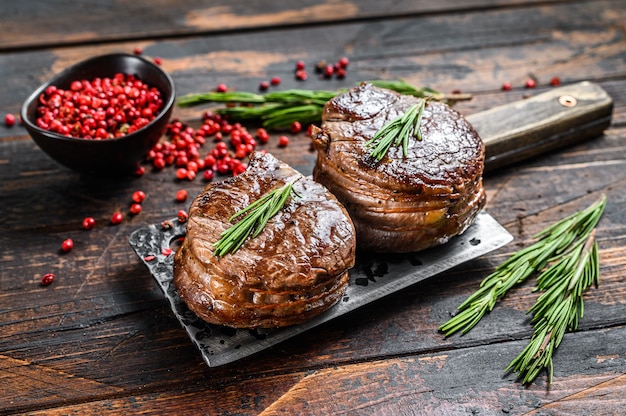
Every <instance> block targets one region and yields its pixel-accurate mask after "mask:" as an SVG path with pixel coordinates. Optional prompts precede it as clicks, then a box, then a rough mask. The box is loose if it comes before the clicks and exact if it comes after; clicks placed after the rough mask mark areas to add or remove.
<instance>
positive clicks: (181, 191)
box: [176, 189, 189, 202]
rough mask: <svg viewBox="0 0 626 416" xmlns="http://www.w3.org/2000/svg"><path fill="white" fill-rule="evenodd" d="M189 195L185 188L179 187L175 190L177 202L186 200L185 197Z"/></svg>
mask: <svg viewBox="0 0 626 416" xmlns="http://www.w3.org/2000/svg"><path fill="white" fill-rule="evenodd" d="M188 196H189V194H188V193H187V191H186V190H184V189H179V190H178V191H177V192H176V201H178V202H185V201H186V200H187V197H188Z"/></svg>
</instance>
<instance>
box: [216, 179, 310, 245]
mask: <svg viewBox="0 0 626 416" xmlns="http://www.w3.org/2000/svg"><path fill="white" fill-rule="evenodd" d="M292 195H295V196H299V195H298V193H297V192H296V191H295V190H294V189H293V182H289V183H286V184H285V185H283V186H282V187H280V188H277V189H274V190H273V191H271V192H268V193H266V194H265V195H263V196H262V197H261V198H259V199H257V200H256V201H254V202H253V203H252V204H250V205H248V206H247V207H245V208H244V209H242V210H240V211H238V212H236V213H235V214H234V215H233V216H232V217H230V218H229V222H231V223H232V222H233V221H235V220H236V219H237V218H240V217H242V216H243V218H242V219H241V220H239V221H238V222H236V223H235V224H233V225H232V226H230V227H229V228H227V229H226V230H224V231H222V233H221V234H220V239H219V240H218V241H217V242H216V243H215V246H214V254H215V255H216V256H217V257H223V256H224V255H225V254H228V253H234V252H236V251H237V250H239V248H240V247H241V246H242V245H243V243H244V242H245V241H246V239H247V238H248V236H251V237H252V238H254V237H256V236H258V235H259V234H260V233H261V231H262V230H263V228H264V227H265V225H266V224H267V222H268V221H269V220H270V219H271V218H272V217H273V216H274V215H276V214H277V213H278V211H280V210H281V209H282V208H283V206H284V205H285V202H287V199H288V198H289V197H290V196H292Z"/></svg>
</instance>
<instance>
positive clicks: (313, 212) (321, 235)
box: [174, 153, 356, 328]
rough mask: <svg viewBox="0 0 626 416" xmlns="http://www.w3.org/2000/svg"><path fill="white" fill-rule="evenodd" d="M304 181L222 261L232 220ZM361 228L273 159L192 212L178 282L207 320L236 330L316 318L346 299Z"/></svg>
mask: <svg viewBox="0 0 626 416" xmlns="http://www.w3.org/2000/svg"><path fill="white" fill-rule="evenodd" d="M294 180H296V182H295V183H294V185H293V187H294V190H295V191H296V192H297V193H298V194H299V195H300V196H299V197H295V198H294V197H291V198H289V199H288V200H287V202H286V204H285V206H284V207H283V209H281V210H280V211H279V212H278V214H277V215H276V216H274V217H273V218H272V219H270V220H269V222H268V223H267V225H266V226H265V227H264V229H263V231H261V233H260V234H259V235H258V236H257V237H255V238H248V239H247V240H246V242H245V243H244V245H243V246H242V247H241V248H240V249H239V250H238V251H236V252H235V253H231V254H227V255H225V256H223V257H221V258H217V257H215V255H214V254H213V251H214V245H215V243H216V242H217V241H218V240H219V238H220V234H221V232H222V231H223V230H225V229H226V228H228V227H229V226H230V225H231V223H230V222H229V218H230V217H231V216H232V215H233V214H235V213H236V212H238V211H240V210H241V209H243V208H245V207H246V206H248V205H249V204H251V203H252V202H254V201H256V200H257V199H259V198H260V197H261V196H263V195H264V194H266V193H267V192H270V191H272V190H273V189H276V188H278V187H281V186H283V185H284V184H286V183H288V182H292V181H294ZM355 246H356V243H355V232H354V226H353V224H352V222H351V220H350V218H349V217H348V215H347V212H346V211H345V209H344V207H343V206H342V205H341V204H340V203H339V202H338V201H337V199H336V198H335V197H334V196H333V195H332V194H331V193H330V192H328V190H327V189H326V188H325V187H323V186H322V185H320V184H319V183H316V182H314V181H312V180H310V179H308V178H305V177H304V176H303V175H301V174H300V173H298V172H297V171H295V170H294V169H292V168H291V167H289V166H288V165H286V164H285V163H282V162H280V161H279V160H277V159H276V158H274V157H273V156H271V155H270V154H265V155H264V154H261V153H256V154H254V156H253V157H252V158H251V160H250V163H249V166H248V169H247V170H246V171H245V172H244V173H242V174H241V175H238V176H235V177H232V178H229V179H227V180H225V181H223V182H216V183H211V184H209V185H208V186H207V187H206V188H205V189H204V191H203V192H202V193H201V194H200V195H198V196H197V197H196V198H195V199H194V201H193V202H192V204H191V207H190V209H189V219H188V223H187V235H186V237H185V240H184V242H183V244H182V246H181V247H180V249H179V250H178V251H177V252H176V255H175V259H174V284H175V286H176V288H177V290H178V292H179V294H180V296H181V298H182V299H183V300H184V301H185V303H187V305H188V306H189V308H190V309H191V310H192V311H193V312H195V313H196V315H198V316H199V317H201V318H202V319H204V320H205V321H207V322H210V323H214V324H221V325H226V326H231V327H236V328H255V327H280V326H286V325H292V324H297V323H301V322H304V321H307V320H309V319H310V318H312V317H313V316H315V315H318V314H319V313H321V312H323V311H325V310H326V309H328V308H330V307H331V306H333V305H334V304H335V303H336V302H338V301H339V300H340V299H341V296H342V295H343V293H344V292H345V289H346V287H347V284H348V269H349V268H351V267H352V266H353V265H354V260H355Z"/></svg>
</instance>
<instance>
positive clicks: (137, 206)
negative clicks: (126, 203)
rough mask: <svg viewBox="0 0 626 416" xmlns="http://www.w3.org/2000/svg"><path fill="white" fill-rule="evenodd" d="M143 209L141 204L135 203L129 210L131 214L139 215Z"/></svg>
mask: <svg viewBox="0 0 626 416" xmlns="http://www.w3.org/2000/svg"><path fill="white" fill-rule="evenodd" d="M141 209H142V208H141V204H137V203H135V204H132V205H131V206H130V208H129V209H128V212H130V214H131V215H137V214H139V213H140V212H141Z"/></svg>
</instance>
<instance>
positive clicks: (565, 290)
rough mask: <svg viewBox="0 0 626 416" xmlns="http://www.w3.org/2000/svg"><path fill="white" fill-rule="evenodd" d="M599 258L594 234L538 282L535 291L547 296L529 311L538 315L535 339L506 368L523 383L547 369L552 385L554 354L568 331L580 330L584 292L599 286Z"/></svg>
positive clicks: (541, 297)
mask: <svg viewBox="0 0 626 416" xmlns="http://www.w3.org/2000/svg"><path fill="white" fill-rule="evenodd" d="M583 243H584V244H583ZM598 257H599V255H598V243H597V242H596V240H595V230H594V231H593V232H592V233H591V234H590V235H589V237H588V238H587V240H586V241H584V240H579V241H578V242H577V243H576V244H575V245H574V247H572V248H571V249H570V250H569V251H568V252H567V254H565V255H564V256H562V257H561V258H560V259H559V260H558V261H557V262H556V263H554V264H553V265H552V266H550V268H548V269H547V270H545V271H544V272H543V273H542V274H541V275H540V276H539V277H538V278H537V287H536V288H535V290H543V291H544V293H543V294H542V295H541V296H540V297H539V299H537V301H536V302H535V304H534V305H533V306H532V307H531V308H530V310H529V313H533V314H534V315H533V319H532V322H533V323H534V325H533V335H532V337H531V339H530V342H529V344H528V345H527V346H526V348H524V350H522V352H521V353H520V354H519V355H518V356H517V357H516V358H515V359H514V360H513V361H511V363H510V364H509V366H508V367H507V368H506V371H511V370H512V371H515V372H517V373H518V374H519V378H521V379H522V383H524V384H526V383H530V382H532V381H533V380H534V379H535V378H536V377H537V376H538V375H539V373H540V372H541V370H543V369H544V368H547V369H548V381H549V383H550V384H551V383H552V376H553V365H552V354H553V353H554V351H555V350H556V349H557V347H558V346H559V344H560V343H561V341H562V339H563V335H565V332H566V331H575V330H576V329H578V321H579V319H580V318H582V317H583V314H584V303H583V292H584V291H585V290H586V289H588V288H589V287H590V286H591V285H595V286H596V287H597V286H598V283H599V278H600V269H599V259H598Z"/></svg>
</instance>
